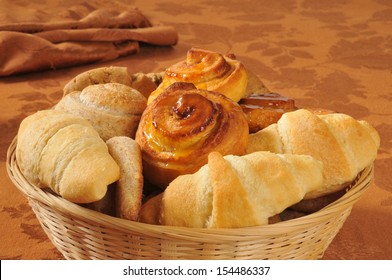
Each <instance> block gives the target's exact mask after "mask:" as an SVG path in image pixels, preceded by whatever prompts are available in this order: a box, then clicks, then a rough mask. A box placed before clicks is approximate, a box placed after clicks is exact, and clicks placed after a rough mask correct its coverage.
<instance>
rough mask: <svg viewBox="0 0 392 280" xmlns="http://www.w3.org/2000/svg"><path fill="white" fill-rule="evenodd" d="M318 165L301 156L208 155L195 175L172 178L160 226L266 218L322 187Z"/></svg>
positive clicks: (251, 222) (250, 222) (237, 223)
mask: <svg viewBox="0 0 392 280" xmlns="http://www.w3.org/2000/svg"><path fill="white" fill-rule="evenodd" d="M322 169H323V166H322V163H321V162H320V161H318V160H315V159H314V158H312V157H310V156H306V155H289V154H286V155H279V154H274V153H270V152H255V153H252V154H248V155H244V156H234V155H227V156H224V157H223V156H222V155H221V154H219V153H218V152H212V153H210V155H209V157H208V164H206V165H204V166H203V167H201V168H200V169H199V170H198V171H197V172H196V173H194V174H188V175H183V176H180V177H178V178H176V179H175V180H174V181H173V182H171V183H170V185H169V186H168V187H167V188H166V190H165V191H164V193H163V197H162V201H161V205H160V207H161V209H160V211H161V224H163V225H172V226H185V227H194V228H236V227H247V226H257V225H265V224H268V218H270V217H273V216H274V215H276V214H278V213H281V212H282V211H283V210H284V209H286V208H287V207H289V206H290V205H292V204H294V203H296V202H298V201H300V200H301V199H302V198H303V197H304V195H305V194H306V193H308V192H309V191H312V190H314V189H317V188H319V187H320V186H321V184H322V181H323V177H322Z"/></svg>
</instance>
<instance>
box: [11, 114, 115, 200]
mask: <svg viewBox="0 0 392 280" xmlns="http://www.w3.org/2000/svg"><path fill="white" fill-rule="evenodd" d="M16 159H17V161H18V164H19V167H20V169H21V171H22V173H23V174H24V176H25V177H26V178H27V179H28V180H29V181H30V182H32V183H34V184H36V185H37V186H40V187H48V188H50V189H52V190H53V191H54V192H55V193H57V194H59V195H60V196H62V197H63V198H65V199H67V200H69V201H72V202H76V203H90V202H94V201H98V200H100V199H102V198H103V197H104V195H105V193H106V191H107V186H108V185H110V184H111V183H113V182H115V181H117V180H118V179H119V176H120V169H119V167H118V165H117V163H116V162H115V161H114V160H113V158H112V157H111V156H110V154H109V152H108V148H107V146H106V144H105V142H104V141H103V140H102V139H101V138H100V137H99V135H98V133H97V132H96V131H95V129H94V128H93V127H92V126H91V124H90V123H89V122H88V121H87V120H85V119H83V118H80V117H77V116H74V115H72V114H68V113H64V112H60V111H55V110H44V111H38V112H37V113H35V114H33V115H31V116H28V117H27V118H25V119H24V120H23V121H22V123H21V125H20V127H19V131H18V141H17V146H16ZM81 171H82V172H81Z"/></svg>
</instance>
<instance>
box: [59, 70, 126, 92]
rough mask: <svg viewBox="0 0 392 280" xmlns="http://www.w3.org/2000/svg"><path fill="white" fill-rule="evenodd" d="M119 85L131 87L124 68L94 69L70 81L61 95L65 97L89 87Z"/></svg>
mask: <svg viewBox="0 0 392 280" xmlns="http://www.w3.org/2000/svg"><path fill="white" fill-rule="evenodd" d="M106 83H119V84H123V85H127V86H131V84H132V77H131V75H130V74H129V73H128V69H127V68H126V67H120V66H110V67H100V68H94V69H91V70H88V71H85V72H83V73H80V74H79V75H77V76H76V77H74V78H73V79H72V80H70V81H69V82H68V83H67V84H66V85H65V86H64V89H63V95H64V96H65V95H67V94H69V93H71V92H74V91H82V90H83V89H84V88H86V87H88V86H90V85H96V84H106Z"/></svg>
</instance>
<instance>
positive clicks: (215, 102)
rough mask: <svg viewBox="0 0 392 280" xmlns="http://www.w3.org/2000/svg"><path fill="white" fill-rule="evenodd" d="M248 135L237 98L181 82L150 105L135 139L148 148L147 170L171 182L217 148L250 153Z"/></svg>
mask: <svg viewBox="0 0 392 280" xmlns="http://www.w3.org/2000/svg"><path fill="white" fill-rule="evenodd" d="M248 135H249V132H248V125H247V121H246V119H245V116H244V114H243V112H242V110H241V108H240V106H239V105H238V104H237V103H236V102H234V101H232V100H231V99H229V98H227V97H226V96H224V95H222V94H220V93H217V92H212V91H208V90H202V89H197V88H196V87H195V86H194V85H193V84H191V83H181V82H179V83H174V84H172V85H171V86H169V87H168V88H167V89H166V90H165V91H164V92H162V93H161V94H160V95H159V96H158V97H157V98H156V99H154V100H153V101H152V102H151V103H150V104H149V105H148V107H147V108H146V110H145V111H144V113H143V116H142V118H141V120H140V124H139V127H138V130H137V133H136V138H135V139H136V141H137V142H138V144H139V145H140V148H141V149H142V152H143V166H144V176H145V177H146V179H147V180H148V181H149V182H151V183H153V184H154V185H157V186H159V187H161V188H165V187H166V186H167V185H168V184H169V183H170V182H171V181H172V180H173V179H174V178H176V177H177V176H179V175H183V174H188V173H193V172H196V171H197V170H198V169H199V168H200V167H201V166H202V165H204V164H206V163H207V157H208V154H209V153H210V152H212V151H218V152H220V153H222V154H223V155H227V154H234V155H242V154H244V153H245V150H246V147H247V143H248V142H247V140H248Z"/></svg>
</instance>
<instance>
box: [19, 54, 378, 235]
mask: <svg viewBox="0 0 392 280" xmlns="http://www.w3.org/2000/svg"><path fill="white" fill-rule="evenodd" d="M379 144H380V139H379V136H378V134H377V132H376V130H375V129H374V128H373V127H371V126H370V125H369V124H368V123H367V122H365V121H358V120H355V119H353V118H352V117H350V116H348V115H345V114H338V113H335V112H332V111H329V110H324V109H310V108H309V110H305V109H300V108H297V107H296V105H295V102H294V100H292V99H290V98H287V97H284V96H281V95H279V94H274V93H271V92H270V91H269V90H268V89H267V88H266V87H265V86H264V84H263V83H262V82H261V81H260V80H259V79H257V78H256V76H255V75H254V74H253V73H252V72H250V71H249V70H248V69H246V68H245V66H244V65H243V64H242V63H241V62H240V61H239V60H236V58H235V57H234V56H232V55H222V54H219V53H215V52H211V51H207V50H201V49H195V48H193V49H191V50H189V51H188V53H187V58H186V60H184V61H181V62H179V63H177V64H174V65H173V66H170V67H169V68H167V69H166V70H165V71H164V72H163V73H147V74H144V73H133V74H130V73H128V71H127V69H126V68H124V67H108V68H98V69H93V70H90V71H87V72H85V73H82V74H80V75H78V76H77V77H75V78H74V79H73V80H72V81H70V82H69V83H68V84H67V85H66V86H65V88H64V96H63V97H62V99H61V100H60V101H59V102H58V104H56V105H55V106H54V108H53V109H52V110H46V111H40V112H37V113H36V114H34V115H32V116H30V117H28V118H26V119H25V120H24V121H23V122H22V124H21V126H20V129H19V132H18V142H17V149H16V156H17V161H18V164H19V165H20V169H21V171H22V173H23V174H24V175H25V176H26V178H27V179H28V180H29V181H31V182H32V183H34V184H36V185H37V186H41V187H48V188H51V189H52V190H53V191H54V192H55V193H57V194H58V195H60V196H62V197H63V198H65V199H68V200H70V201H72V202H75V203H80V204H83V205H84V206H86V207H89V208H92V209H96V210H97V211H101V212H103V213H112V215H114V216H117V217H120V218H123V219H128V220H133V221H139V222H143V223H150V224H160V225H171V226H187V227H205V228H220V227H224V228H233V227H247V226H255V225H265V224H268V223H275V222H279V221H281V220H287V219H291V218H295V217H299V216H302V215H306V214H308V213H312V212H314V211H317V210H318V209H320V207H323V206H325V205H327V204H329V203H330V202H331V201H333V200H336V199H337V198H338V197H340V196H341V195H343V194H344V193H345V187H346V186H347V185H348V184H350V183H351V182H352V181H353V180H354V179H355V177H356V176H357V175H358V173H360V172H361V170H363V169H364V168H365V167H367V166H369V165H370V164H371V163H372V162H373V161H374V160H375V158H376V155H377V150H378V148H379ZM107 206H109V207H107ZM103 208H114V210H113V211H111V210H110V211H106V210H101V209H103Z"/></svg>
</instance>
